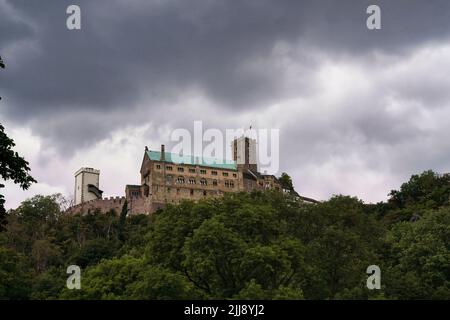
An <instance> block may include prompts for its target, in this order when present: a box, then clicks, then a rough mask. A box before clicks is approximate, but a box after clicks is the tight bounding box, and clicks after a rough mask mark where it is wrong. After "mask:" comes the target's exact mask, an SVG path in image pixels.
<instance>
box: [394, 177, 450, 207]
mask: <svg viewBox="0 0 450 320" xmlns="http://www.w3.org/2000/svg"><path fill="white" fill-rule="evenodd" d="M389 195H390V200H389V201H390V202H391V203H393V204H394V205H395V206H397V207H398V208H405V207H406V206H411V205H421V206H423V207H426V208H437V207H439V206H442V205H444V204H448V203H449V199H450V175H439V174H437V173H435V172H433V171H432V170H428V171H424V172H423V173H421V174H420V175H413V176H411V179H410V180H409V181H408V182H405V183H403V184H402V185H401V187H400V190H398V191H397V190H392V191H391V193H390V194H389Z"/></svg>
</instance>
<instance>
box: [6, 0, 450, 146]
mask: <svg viewBox="0 0 450 320" xmlns="http://www.w3.org/2000/svg"><path fill="white" fill-rule="evenodd" d="M75 2H76V4H78V5H80V7H81V8H82V30H81V31H68V30H67V29H66V28H65V19H66V14H65V10H66V8H67V6H68V5H69V4H73V3H74V1H45V0H43V1H25V0H14V1H7V2H6V3H7V5H8V6H9V7H10V8H12V9H13V11H12V12H13V13H14V14H16V15H17V16H6V17H4V16H3V11H2V19H0V36H1V38H0V48H2V50H3V49H7V48H8V47H9V46H11V45H12V44H13V43H14V40H17V41H23V40H25V41H24V42H25V43H23V42H22V43H21V44H20V45H19V46H18V47H17V48H15V49H14V50H10V51H7V50H5V51H6V52H7V53H10V56H8V55H4V59H5V60H6V62H7V69H6V70H5V72H3V73H2V74H1V75H0V76H1V78H0V80H1V88H2V95H3V96H4V101H3V105H2V110H1V114H2V116H4V117H7V118H8V119H11V120H13V121H16V122H20V123H29V124H31V125H32V127H33V129H34V130H35V131H36V132H37V133H38V134H40V135H42V136H44V137H47V138H50V139H51V140H52V142H53V143H55V144H56V145H57V146H59V147H61V148H65V147H67V146H68V145H71V146H82V145H84V144H85V143H86V141H92V140H94V141H95V140H96V139H101V138H103V137H105V136H106V135H107V134H108V133H109V132H110V131H111V130H113V129H116V128H117V127H119V126H121V125H126V124H129V123H133V124H139V123H141V122H145V121H149V120H150V115H152V114H153V115H154V114H155V112H153V113H152V111H156V113H161V111H162V110H159V109H157V108H158V106H160V105H161V104H162V103H170V101H171V100H172V99H179V97H180V96H183V92H184V90H187V89H190V88H195V89H197V90H199V91H200V92H202V93H203V94H204V95H206V96H207V97H208V98H209V99H211V100H212V101H214V102H215V103H216V105H220V106H222V108H226V109H232V110H235V112H236V113H238V112H239V111H240V110H248V109H255V112H256V110H257V109H258V108H264V107H265V106H267V105H269V104H271V103H274V102H276V101H278V100H280V99H283V98H284V96H285V95H286V91H285V90H284V88H283V81H284V80H283V77H284V74H282V73H281V71H280V70H279V69H278V68H277V66H276V65H273V64H272V60H273V59H272V58H273V57H272V54H273V49H274V46H275V45H276V44H277V43H280V42H281V43H282V42H285V43H288V44H294V45H298V47H300V48H302V47H304V48H305V50H304V51H303V52H302V50H300V53H299V54H298V55H297V56H296V59H297V60H298V61H301V62H303V64H304V67H303V68H304V70H303V72H302V76H301V77H302V81H301V83H302V85H301V86H299V87H298V90H297V92H296V94H302V93H303V92H304V93H305V94H307V93H308V90H313V89H312V88H310V87H309V80H310V79H309V77H310V75H311V73H312V71H313V70H314V69H315V68H316V67H317V65H319V64H320V61H319V60H317V59H318V58H317V59H316V58H315V51H316V50H317V51H320V52H321V53H322V54H326V55H330V56H333V55H336V56H342V55H346V56H350V57H351V56H354V57H355V59H356V58H361V57H362V56H363V57H364V56H365V55H366V54H367V53H370V52H372V51H373V50H377V51H381V52H385V53H388V54H394V55H395V54H402V53H404V52H407V51H408V50H412V49H413V48H415V47H416V46H419V45H421V44H423V43H426V42H432V41H438V40H439V39H443V38H447V37H448V35H449V32H450V28H449V21H450V20H449V14H450V2H448V1H445V0H442V1H438V0H436V1H433V2H427V1H412V0H408V1H407V0H398V1H375V3H378V4H380V6H381V7H382V22H383V29H382V30H381V31H379V32H371V31H368V30H367V28H366V27H365V19H366V17H367V15H366V14H365V10H366V8H367V6H368V5H369V4H373V3H374V1H360V0H351V1H328V0H327V1H317V0H314V1H312V0H311V1H288V0H286V1H278V0H277V1H268V0H260V1H224V0H222V1H206V0H192V1H185V0H183V1H181V0H180V1H175V0H168V1H137V0H131V1H81V0H80V1H75ZM8 12H9V11H8ZM255 61H260V63H259V64H256V65H253V66H252V63H254V62H255ZM369 62H370V60H369ZM249 66H251V67H249ZM278 71H280V74H278V73H277V72H278ZM405 90H406V89H405ZM144 94H145V95H146V96H147V97H149V101H148V102H147V103H148V105H146V106H145V110H142V108H137V107H136V105H137V104H138V103H139V102H140V99H141V98H142V96H143V95H144ZM433 97H434V98H436V94H433ZM186 112H188V111H185V110H180V111H179V113H178V114H177V116H176V118H177V119H176V120H174V121H177V122H180V121H182V119H183V118H184V114H185V113H186ZM91 115H92V116H95V118H93V117H91ZM100 116H101V118H100ZM98 119H101V120H100V121H99V120H98ZM153 119H155V117H153ZM75 120H78V121H75ZM80 123H81V124H82V127H81V128H80ZM93 128H96V129H93ZM364 128H365V130H369V131H374V132H379V131H381V132H383V134H388V133H387V132H386V130H383V127H382V125H381V124H374V125H372V126H369V127H364ZM393 134H394V135H395V134H396V133H395V132H394V133H393ZM386 139H389V137H386Z"/></svg>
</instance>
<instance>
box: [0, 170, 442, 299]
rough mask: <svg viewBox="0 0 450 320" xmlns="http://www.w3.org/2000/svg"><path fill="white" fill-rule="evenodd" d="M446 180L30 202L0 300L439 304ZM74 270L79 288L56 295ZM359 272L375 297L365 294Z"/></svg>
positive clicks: (11, 220) (13, 220) (18, 219)
mask: <svg viewBox="0 0 450 320" xmlns="http://www.w3.org/2000/svg"><path fill="white" fill-rule="evenodd" d="M444 179H448V177H447V178H445V177H442V176H438V175H436V174H434V173H433V172H431V171H428V172H424V173H423V174H421V175H417V176H413V177H412V179H411V180H410V181H409V182H407V183H406V184H404V185H402V187H401V188H400V190H399V191H393V192H391V199H390V201H389V202H388V203H379V204H376V205H365V204H364V203H363V202H362V201H360V200H358V199H356V198H352V197H347V196H335V197H333V198H331V199H329V200H328V201H325V202H323V203H320V204H315V205H311V204H305V203H301V202H298V201H296V200H295V199H294V198H293V197H292V196H291V195H283V194H280V193H276V192H265V193H260V192H255V193H251V194H246V193H242V194H228V195H226V196H225V197H224V198H222V199H206V200H204V201H200V202H198V203H193V202H189V201H186V202H183V203H181V204H180V205H176V206H168V207H166V208H165V209H163V210H161V211H159V212H157V213H156V214H154V215H153V216H145V215H137V216H128V217H127V218H126V219H124V213H123V212H122V214H121V215H119V214H117V213H115V212H110V213H108V214H100V213H97V212H89V213H87V214H85V215H71V216H70V215H66V214H64V213H63V212H61V210H60V206H59V203H61V199H60V197H59V196H57V195H55V196H50V197H43V196H36V197H34V198H32V199H29V200H27V201H25V202H23V203H22V205H21V206H20V207H19V208H18V209H17V210H15V211H13V212H11V213H10V214H9V215H8V224H7V230H6V231H4V232H2V233H0V279H2V281H1V282H0V298H3V299H449V298H450V206H449V204H448V199H449V196H450V188H449V186H450V184H449V181H448V180H444ZM73 264H75V265H79V266H80V267H81V269H82V277H81V290H68V289H67V288H66V279H67V277H68V275H67V274H66V268H67V266H69V265H73ZM369 265H378V266H380V268H381V272H382V274H381V280H382V281H381V283H382V289H381V290H368V289H367V287H366V280H367V277H368V275H367V274H366V269H367V267H368V266H369Z"/></svg>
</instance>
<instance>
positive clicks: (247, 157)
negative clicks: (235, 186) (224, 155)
mask: <svg viewBox="0 0 450 320" xmlns="http://www.w3.org/2000/svg"><path fill="white" fill-rule="evenodd" d="M231 148H232V151H233V160H234V161H236V164H237V167H238V170H239V171H244V170H251V171H253V172H257V171H258V164H257V159H256V140H255V139H251V138H249V137H245V136H242V137H240V138H237V139H234V141H233V143H232V146H231Z"/></svg>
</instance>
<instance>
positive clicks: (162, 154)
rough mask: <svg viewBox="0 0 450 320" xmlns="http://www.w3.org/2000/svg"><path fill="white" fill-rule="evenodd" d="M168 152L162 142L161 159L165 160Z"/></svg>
mask: <svg viewBox="0 0 450 320" xmlns="http://www.w3.org/2000/svg"><path fill="white" fill-rule="evenodd" d="M165 153H166V152H165V148H164V145H163V144H162V145H161V159H160V160H161V161H164V160H166V154H165Z"/></svg>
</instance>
